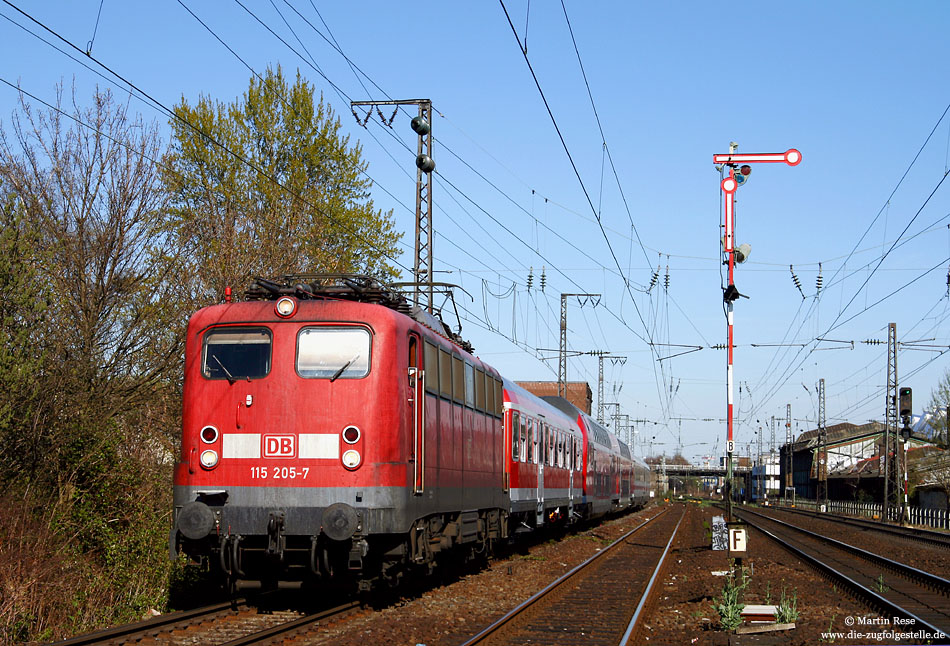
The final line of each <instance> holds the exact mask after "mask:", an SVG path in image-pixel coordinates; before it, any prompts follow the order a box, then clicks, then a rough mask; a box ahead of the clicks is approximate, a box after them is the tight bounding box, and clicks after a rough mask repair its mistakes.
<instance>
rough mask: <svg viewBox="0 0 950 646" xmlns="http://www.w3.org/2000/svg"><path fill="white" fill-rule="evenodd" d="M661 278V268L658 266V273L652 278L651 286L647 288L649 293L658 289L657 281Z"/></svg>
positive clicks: (654, 273) (655, 272)
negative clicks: (655, 288)
mask: <svg viewBox="0 0 950 646" xmlns="http://www.w3.org/2000/svg"><path fill="white" fill-rule="evenodd" d="M659 278H660V266H659V265H657V266H656V271H654V272H653V275H652V276H650V286H649V287H647V291H650V290H651V289H653V288H654V287H656V281H657V280H659Z"/></svg>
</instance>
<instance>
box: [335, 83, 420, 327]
mask: <svg viewBox="0 0 950 646" xmlns="http://www.w3.org/2000/svg"><path fill="white" fill-rule="evenodd" d="M381 105H392V106H396V110H397V111H398V109H399V106H401V105H416V106H419V114H418V115H417V116H415V117H413V119H412V121H411V122H410V126H411V127H412V130H413V132H415V133H416V134H417V135H419V142H418V145H417V146H416V151H417V154H416V257H415V261H414V263H413V282H414V283H415V290H414V291H413V298H412V304H413V305H415V306H417V307H418V305H419V300H420V298H419V294H420V291H419V288H420V287H421V286H425V288H426V291H425V294H426V309H427V310H428V312H429V313H430V314H431V313H432V171H434V170H435V162H434V161H432V101H431V100H430V99H405V100H402V101H351V102H350V106H351V108H350V109H352V106H367V107H368V108H369V112H368V113H367V115H366V118H365V119H363V120H360V118H359V115H357V114H356V111H355V110H354V111H353V116H355V117H356V120H357V121H359V122H360V125H362V126H363V127H366V121H367V120H368V119H369V117H370V114H372V111H373V108H376V112H377V113H378V114H379V117H380V119H381V120H382V121H383V123H384V124H385V125H388V126H390V127H392V125H391V124H392V122H393V119H395V118H396V113H395V112H394V113H393V116H392V118H391V119H389V120H388V121H387V120H386V118H385V117H383V114H382V112H380V111H379V106H381Z"/></svg>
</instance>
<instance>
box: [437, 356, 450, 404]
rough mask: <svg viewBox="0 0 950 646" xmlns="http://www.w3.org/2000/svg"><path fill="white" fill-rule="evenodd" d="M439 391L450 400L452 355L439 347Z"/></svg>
mask: <svg viewBox="0 0 950 646" xmlns="http://www.w3.org/2000/svg"><path fill="white" fill-rule="evenodd" d="M439 392H440V393H441V395H442V396H443V397H445V398H446V399H448V400H449V401H451V400H452V355H451V354H449V353H448V352H446V351H445V350H443V349H441V348H439Z"/></svg>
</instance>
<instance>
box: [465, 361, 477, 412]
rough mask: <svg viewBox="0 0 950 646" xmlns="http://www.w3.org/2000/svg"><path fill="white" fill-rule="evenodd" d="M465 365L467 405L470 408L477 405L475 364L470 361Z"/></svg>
mask: <svg viewBox="0 0 950 646" xmlns="http://www.w3.org/2000/svg"><path fill="white" fill-rule="evenodd" d="M464 366H465V368H464V369H465V405H466V406H468V407H469V408H472V407H474V406H475V366H473V365H472V364H470V363H466V364H464Z"/></svg>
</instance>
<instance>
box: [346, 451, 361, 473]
mask: <svg viewBox="0 0 950 646" xmlns="http://www.w3.org/2000/svg"><path fill="white" fill-rule="evenodd" d="M360 461H362V458H361V457H360V452H359V451H357V450H356V449H350V450H348V451H344V452H343V466H345V467H346V468H347V469H355V468H356V467H358V466H359V465H360Z"/></svg>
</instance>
